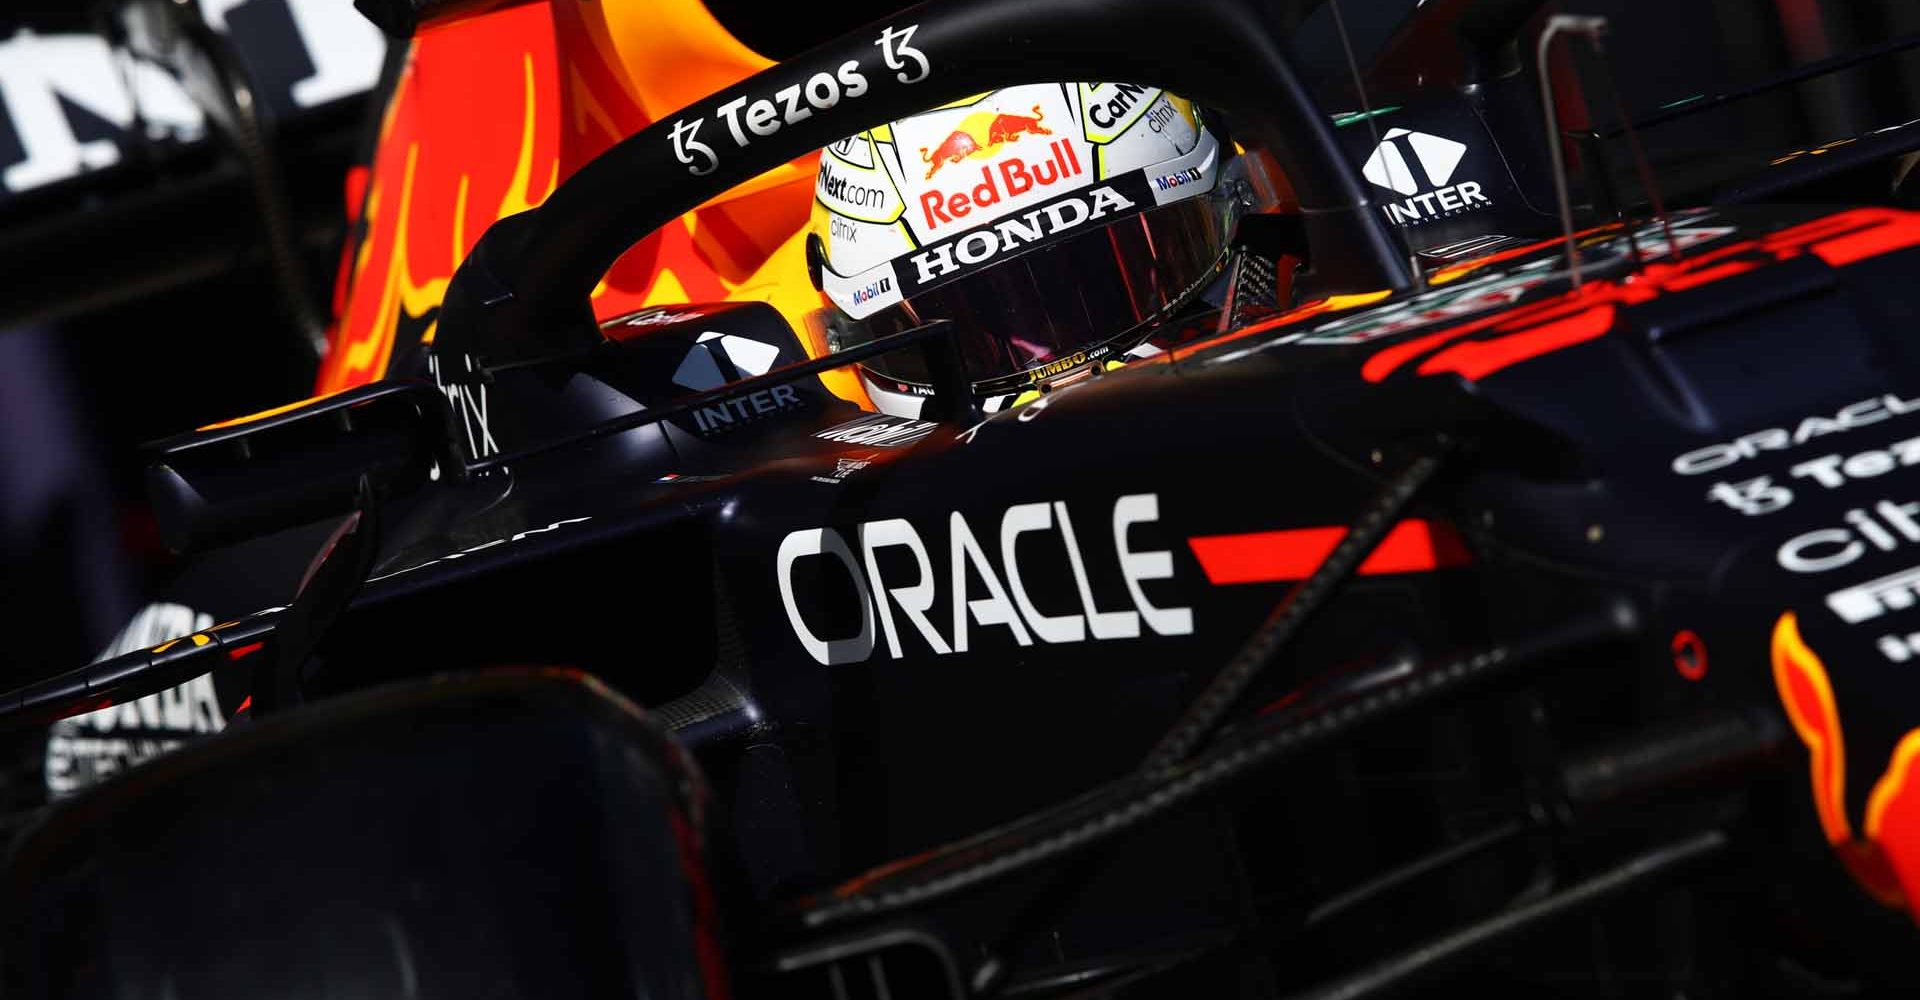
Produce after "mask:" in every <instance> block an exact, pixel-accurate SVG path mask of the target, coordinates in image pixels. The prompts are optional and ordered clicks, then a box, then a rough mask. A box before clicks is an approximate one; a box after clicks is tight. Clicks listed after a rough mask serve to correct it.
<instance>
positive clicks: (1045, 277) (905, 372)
mask: <svg viewBox="0 0 1920 1000" xmlns="http://www.w3.org/2000/svg"><path fill="white" fill-rule="evenodd" d="M1223 245H1224V239H1223V235H1222V233H1221V223H1220V220H1219V218H1218V216H1217V214H1216V212H1215V209H1214V208H1213V206H1212V204H1211V202H1210V201H1209V199H1207V198H1188V199H1185V200H1183V201H1178V202H1174V203H1173V204H1171V205H1167V206H1164V207H1161V208H1156V209H1153V210H1151V211H1148V212H1144V213H1141V214H1137V215H1132V216H1128V217H1126V218H1123V219H1121V220H1119V221H1117V222H1114V223H1112V224H1111V225H1108V226H1105V227H1102V228H1099V229H1094V230H1090V231H1088V232H1084V233H1079V234H1076V235H1074V236H1072V237H1069V238H1067V239H1065V240H1062V241H1060V242H1058V243H1054V244H1051V245H1048V246H1044V247H1040V248H1038V249H1035V250H1033V251H1030V252H1028V253H1025V254H1022V255H1021V256H1019V257H1015V258H1014V259H1012V260H1009V261H1006V262H1005V263H1002V264H998V265H996V266H994V267H991V268H989V269H987V270H985V271H982V272H980V273H979V274H975V275H971V276H969V277H966V278H962V279H960V280H958V281H954V282H951V283H949V284H946V285H942V286H940V287H938V288H935V289H932V290H931V291H927V292H923V293H921V294H919V295H916V296H914V297H913V298H911V299H908V300H907V301H905V302H902V303H901V304H899V305H896V306H892V307H889V308H887V309H885V310H882V311H881V312H878V313H875V314H874V315H872V316H869V317H867V318H866V319H864V320H844V319H843V320H842V322H843V323H844V324H846V325H845V327H843V332H842V346H845V347H851V346H854V345H857V344H861V343H865V342H866V341H868V340H871V339H874V338H876V337H884V336H887V335H889V334H893V333H899V332H901V331H903V330H907V329H911V328H913V327H915V326H919V325H921V324H923V323H926V322H929V321H932V320H936V319H949V320H952V321H953V322H954V325H955V327H956V328H957V331H956V332H957V336H958V337H959V343H960V350H961V355H962V357H963V358H965V360H966V365H967V374H968V376H969V377H970V378H971V379H972V380H973V382H974V386H975V391H976V392H979V393H981V394H988V393H995V392H1007V391H1011V390H1013V389H1017V388H1019V387H1020V386H1022V385H1024V384H1027V383H1030V382H1037V381H1039V380H1041V379H1043V378H1046V377H1050V376H1052V375H1055V374H1058V373H1059V372H1061V371H1064V370H1066V369H1067V368H1070V367H1074V366H1077V365H1078V364H1079V363H1080V362H1083V361H1086V360H1090V359H1091V358H1092V357H1097V356H1099V355H1100V354H1101V353H1102V352H1103V349H1113V348H1115V345H1116V343H1117V342H1118V341H1123V340H1125V339H1127V338H1128V337H1129V335H1137V334H1143V333H1145V332H1146V328H1148V327H1150V326H1151V325H1152V324H1153V323H1154V322H1157V321H1158V320H1160V319H1162V318H1164V315H1163V314H1165V313H1167V312H1168V311H1169V307H1170V306H1175V305H1178V304H1179V303H1181V302H1182V301H1184V299H1185V298H1186V297H1188V296H1189V294H1190V293H1191V292H1192V291H1194V290H1195V289H1197V288H1201V287H1204V286H1205V285H1206V284H1207V283H1209V282H1210V281H1212V280H1213V278H1214V277H1215V276H1216V275H1217V274H1218V272H1219V270H1220V267H1221V264H1222V263H1223V255H1222V252H1221V248H1222V246H1223ZM1127 346H1131V345H1119V346H1118V348H1117V349H1121V350H1124V349H1125V347H1127ZM1083 355H1084V356H1083ZM867 364H868V366H869V367H871V368H872V369H873V370H874V371H875V372H876V373H878V374H880V375H883V376H886V377H887V378H891V379H894V380H896V381H900V382H908V383H913V384H918V385H924V384H927V383H928V382H929V381H930V379H929V377H928V374H927V370H926V365H925V363H924V361H923V360H922V355H921V353H920V352H919V351H913V350H903V351H895V352H893V353H891V354H886V355H882V356H880V357H878V358H875V359H873V360H872V361H869V362H867Z"/></svg>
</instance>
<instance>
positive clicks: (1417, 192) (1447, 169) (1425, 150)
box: [1360, 128, 1493, 226]
mask: <svg viewBox="0 0 1920 1000" xmlns="http://www.w3.org/2000/svg"><path fill="white" fill-rule="evenodd" d="M1466 155H1467V145H1466V143H1463V142H1455V141H1453V140H1452V139H1447V138H1442V137H1441V136H1437V135H1428V134H1427V133H1425V132H1411V131H1408V130H1407V129H1403V128H1396V129H1389V130H1388V131H1387V134H1386V135H1385V136H1384V137H1382V138H1381V140H1380V145H1378V146H1376V147H1374V150H1373V155H1372V156H1369V157H1368V158H1367V162H1366V165H1365V166H1363V167H1361V168H1360V173H1361V174H1362V175H1363V176H1365V177H1366V179H1367V180H1369V181H1371V182H1372V183H1373V184H1375V185H1376V186H1379V187H1382V188H1386V189H1387V190H1389V191H1392V192H1394V193H1395V194H1398V195H1402V196H1404V197H1405V199H1406V200H1404V201H1397V202H1393V201H1390V202H1388V203H1387V204H1386V205H1385V209H1386V212H1387V218H1388V219H1390V220H1391V221H1392V222H1393V223H1394V224H1395V225H1403V226H1404V225H1419V224H1421V223H1423V222H1429V221H1432V220H1434V219H1441V218H1446V217H1447V216H1450V215H1457V214H1459V213H1460V212H1464V211H1467V210H1469V209H1475V208H1482V207H1486V206H1489V205H1491V204H1493V202H1492V200H1491V199H1489V198H1488V197H1487V196H1486V195H1485V194H1484V193H1483V192H1482V191H1481V189H1480V185H1479V184H1478V183H1476V182H1474V181H1462V182H1461V183H1459V184H1452V183H1450V182H1451V181H1452V180H1453V175H1454V172H1455V171H1456V170H1458V169H1459V168H1460V161H1461V160H1462V159H1464V158H1465V157H1466Z"/></svg>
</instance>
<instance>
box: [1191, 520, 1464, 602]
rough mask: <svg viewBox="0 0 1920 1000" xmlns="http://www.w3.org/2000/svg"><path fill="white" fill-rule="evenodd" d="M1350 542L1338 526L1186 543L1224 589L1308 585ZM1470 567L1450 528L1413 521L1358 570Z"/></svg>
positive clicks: (1369, 572) (1375, 573)
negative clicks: (1302, 582) (1292, 583)
mask: <svg viewBox="0 0 1920 1000" xmlns="http://www.w3.org/2000/svg"><path fill="white" fill-rule="evenodd" d="M1346 536H1347V529H1345V528H1342V527H1338V526H1335V527H1326V528H1288V529H1285V530H1282V531H1256V532H1253V533H1251V534H1245V535H1203V536H1201V537H1198V538H1189V539H1187V545H1188V546H1189V547H1190V548H1192V549H1193V557H1194V558H1195V559H1198V560H1199V561H1200V568H1201V569H1202V570H1203V571H1205V572H1206V574H1207V582H1209V583H1211V584H1213V585H1215V586H1221V585H1224V584H1231V583H1274V582H1278V581H1281V580H1304V579H1306V578H1307V577H1308V576H1311V575H1312V574H1313V571H1314V570H1316V569H1319V568H1320V564H1321V563H1323V562H1326V561H1327V556H1329V555H1331V554H1332V553H1333V547H1334V546H1336V545H1338V544H1340V540H1341V539H1342V538H1345V537H1346ZM1472 561H1473V557H1472V556H1471V555H1469V554H1468V553H1467V546H1466V543H1465V542H1464V541H1462V540H1461V538H1460V533H1459V532H1458V531H1455V530H1454V528H1453V526H1452V525H1450V524H1447V523H1446V522H1444V521H1427V520H1422V519H1419V518H1411V519H1408V520H1405V521H1402V522H1400V523H1399V524H1397V525H1394V527H1393V530H1392V531H1389V532H1387V537H1386V538H1385V539H1384V540H1383V541H1381V543H1380V547H1379V548H1377V549H1374V550H1373V554H1372V555H1370V556H1368V557H1367V559H1366V561H1365V562H1363V563H1361V564H1360V575H1361V576H1378V575H1380V574H1384V573H1429V572H1432V571H1433V570H1436V569H1448V568H1451V567H1454V566H1465V565H1467V564H1468V563H1470V562H1472Z"/></svg>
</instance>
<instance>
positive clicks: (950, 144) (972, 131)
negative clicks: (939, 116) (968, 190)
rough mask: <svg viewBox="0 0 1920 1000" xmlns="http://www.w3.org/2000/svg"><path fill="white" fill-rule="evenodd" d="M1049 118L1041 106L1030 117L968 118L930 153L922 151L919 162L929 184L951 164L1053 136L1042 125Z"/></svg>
mask: <svg viewBox="0 0 1920 1000" xmlns="http://www.w3.org/2000/svg"><path fill="white" fill-rule="evenodd" d="M1045 119H1046V115H1045V114H1043V113H1042V112H1041V110H1040V105H1038V104H1036V105H1034V106H1033V114H1032V116H1031V117H1029V116H1027V115H1004V114H998V113H995V112H991V111H981V112H977V113H975V114H971V115H968V116H967V117H966V118H965V119H963V120H962V121H961V122H960V127H959V128H957V129H954V130H953V131H952V132H950V133H948V134H947V137H946V138H945V139H942V140H940V144H939V145H938V146H935V147H933V149H931V150H929V149H927V148H926V147H924V146H922V147H921V148H920V162H922V163H924V164H926V165H927V180H933V175H934V174H937V173H939V172H940V168H941V167H943V166H946V165H947V164H949V163H959V162H960V161H961V160H964V159H966V158H967V157H969V156H979V155H982V154H988V153H992V152H993V150H994V149H996V148H998V147H999V146H1002V145H1005V144H1006V143H1009V142H1013V141H1015V140H1017V139H1019V138H1020V137H1021V136H1023V135H1052V134H1053V131H1052V130H1051V129H1049V128H1047V127H1046V126H1045V125H1042V124H1040V123H1041V122H1042V121H1044V120H1045Z"/></svg>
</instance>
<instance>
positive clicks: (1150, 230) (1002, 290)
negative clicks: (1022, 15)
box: [807, 83, 1244, 416]
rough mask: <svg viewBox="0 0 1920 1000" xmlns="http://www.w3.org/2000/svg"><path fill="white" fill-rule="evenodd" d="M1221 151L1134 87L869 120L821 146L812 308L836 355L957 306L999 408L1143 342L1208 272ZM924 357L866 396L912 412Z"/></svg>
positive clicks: (879, 362)
mask: <svg viewBox="0 0 1920 1000" xmlns="http://www.w3.org/2000/svg"><path fill="white" fill-rule="evenodd" d="M1232 155H1233V146H1232V143H1231V142H1230V141H1223V140H1222V138H1221V137H1220V136H1218V135H1217V134H1216V133H1215V131H1213V130H1210V129H1209V127H1208V123H1207V121H1206V120H1205V119H1204V118H1203V117H1202V115H1201V112H1200V111H1199V109H1197V108H1195V107H1194V105H1193V104H1192V103H1191V102H1189V101H1187V100H1185V99H1183V98H1180V97H1176V96H1174V95H1172V94H1169V93H1166V92H1164V91H1161V90H1157V89H1154V88H1151V87H1143V86H1136V85H1134V84H1127V83H1048V84H1031V85H1027V86H1019V87H1008V88H1005V89H1003V90H996V91H991V92H989V93H985V94H981V95H979V96H977V97H971V98H968V99H966V100H963V101H957V102H955V103H953V104H948V105H945V106H942V107H939V108H935V109H933V110H931V111H927V112H925V113H923V114H918V115H914V116H913V117H911V118H904V119H901V120H899V121H896V122H893V123H891V124H889V125H882V126H880V127H878V128H874V129H871V130H869V131H866V132H861V133H860V134H858V135H855V136H852V137H851V138H848V139H844V140H841V141H840V142H837V143H834V144H833V145H832V146H830V147H828V148H827V149H826V150H825V151H823V152H822V153H821V156H820V173H819V178H818V181H817V182H816V184H815V187H814V193H815V201H814V206H813V216H812V221H811V229H810V232H809V235H808V237H807V249H808V262H809V267H810V269H811V272H812V275H813V278H814V281H815V283H816V284H817V285H818V286H819V287H820V289H821V290H822V291H823V292H825V293H826V295H827V298H828V299H830V300H831V301H832V303H833V307H832V308H831V309H825V310H821V312H820V313H817V314H816V318H817V319H819V320H820V321H821V322H823V323H824V324H825V325H826V327H827V330H826V334H827V341H828V344H829V345H830V346H831V347H832V348H833V349H835V350H841V349H845V348H848V347H853V346H857V345H859V344H862V343H865V342H867V341H869V340H873V339H875V338H878V337H883V336H887V335H889V334H894V333H899V332H901V331H903V330H907V329H911V328H913V327H915V326H919V325H921V324H923V323H926V322H929V321H932V320H935V319H947V320H951V321H952V322H953V323H954V324H955V326H956V335H957V337H958V338H959V344H960V354H961V357H962V358H963V359H964V360H965V363H966V368H967V375H968V377H969V378H970V379H971V380H972V382H973V389H974V393H975V395H976V396H977V397H978V400H979V402H980V404H981V406H982V408H983V409H985V410H987V411H988V412H992V411H995V410H1000V409H1004V408H1007V407H1008V406H1010V405H1013V404H1015V403H1016V402H1019V401H1021V400H1022V399H1023V398H1032V394H1034V393H1036V392H1043V391H1046V390H1047V389H1048V388H1050V387H1054V386H1059V385H1062V384H1065V383H1067V382H1069V381H1073V380H1077V379H1079V378H1081V377H1083V376H1086V375H1089V374H1092V373H1093V372H1095V371H1097V370H1100V369H1102V368H1104V367H1108V366H1111V365H1112V364H1113V363H1114V362H1115V361H1119V360H1123V356H1124V355H1125V354H1126V353H1127V352H1129V351H1134V350H1149V351H1150V350H1152V345H1148V344H1143V341H1144V339H1145V338H1146V337H1147V336H1148V335H1149V334H1150V333H1152V332H1153V329H1154V328H1155V327H1156V326H1158V325H1159V324H1160V323H1161V322H1162V321H1163V320H1165V319H1166V318H1168V317H1169V316H1171V315H1172V314H1174V313H1175V312H1176V311H1180V310H1181V309H1182V308H1183V307H1185V306H1186V305H1187V304H1188V303H1190V302H1193V301H1195V300H1197V299H1199V298H1201V297H1202V295H1203V293H1205V292H1206V291H1207V290H1208V289H1209V287H1210V286H1212V285H1214V284H1215V279H1216V278H1218V277H1219V276H1220V275H1221V273H1222V272H1223V270H1224V267H1225V264H1226V252H1225V247H1226V245H1227V241H1226V239H1225V236H1226V227H1227V225H1228V224H1229V220H1228V218H1227V213H1226V211H1225V205H1224V204H1223V202H1222V198H1221V197H1220V192H1219V191H1216V187H1217V186H1219V182H1220V180H1221V177H1222V173H1223V170H1222V162H1223V160H1225V159H1227V158H1230V157H1232ZM1228 186H1231V185H1228ZM1242 187H1244V185H1242ZM1224 189H1225V186H1222V187H1221V190H1222V191H1224ZM924 357H925V355H924V354H923V353H922V351H920V350H919V349H918V348H911V347H910V348H905V349H902V350H898V351H893V352H891V353H888V354H884V355H881V356H878V357H876V358H873V359H871V360H869V361H867V362H865V363H864V364H863V365H862V366H861V376H862V380H863V382H864V383H865V388H866V389H867V393H868V395H869V396H870V397H871V398H872V399H873V401H874V404H875V406H876V407H878V408H879V409H880V410H882V411H884V412H888V413H895V414H899V415H903V416H920V415H921V409H922V406H923V404H924V403H925V400H926V398H927V397H928V396H930V395H932V393H933V388H932V385H931V381H932V379H931V377H930V376H929V374H928V372H927V368H926V363H925V361H924Z"/></svg>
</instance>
